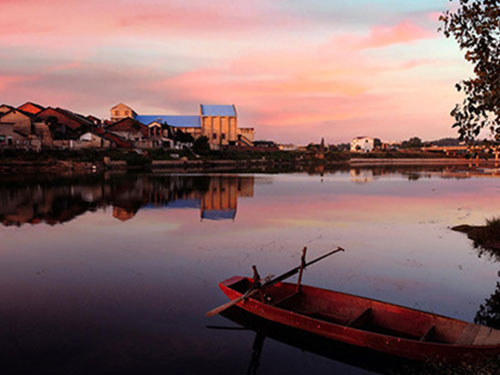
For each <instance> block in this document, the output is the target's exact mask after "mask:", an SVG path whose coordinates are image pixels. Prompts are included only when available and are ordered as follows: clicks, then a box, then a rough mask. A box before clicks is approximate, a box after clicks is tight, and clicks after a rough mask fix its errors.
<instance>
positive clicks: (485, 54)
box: [440, 0, 500, 143]
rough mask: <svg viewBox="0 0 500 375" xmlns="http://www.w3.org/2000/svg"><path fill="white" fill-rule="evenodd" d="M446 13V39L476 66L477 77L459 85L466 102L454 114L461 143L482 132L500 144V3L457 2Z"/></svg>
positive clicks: (492, 0)
mask: <svg viewBox="0 0 500 375" xmlns="http://www.w3.org/2000/svg"><path fill="white" fill-rule="evenodd" d="M458 5H459V6H458V8H457V9H456V10H448V11H446V12H444V13H443V14H442V15H441V17H440V20H441V21H442V22H443V28H442V31H443V33H444V35H445V36H446V37H447V38H448V37H453V38H454V39H455V40H456V41H457V43H458V46H459V47H460V49H461V50H463V51H464V52H465V59H466V60H467V61H469V62H471V63H472V64H473V66H474V76H473V77H472V78H469V79H467V80H463V81H461V82H458V83H457V84H456V85H455V87H456V89H457V90H458V91H463V92H464V94H465V99H464V100H463V101H462V103H460V104H457V105H456V106H455V108H454V109H453V110H452V111H451V115H452V116H453V117H454V118H455V123H454V124H453V127H455V128H457V129H458V134H459V136H460V140H465V141H467V142H471V141H473V140H474V139H475V138H476V137H477V136H478V135H479V134H480V132H481V130H482V129H488V130H490V132H491V133H492V136H493V139H494V141H495V143H498V141H500V22H499V20H500V0H472V1H471V0H458Z"/></svg>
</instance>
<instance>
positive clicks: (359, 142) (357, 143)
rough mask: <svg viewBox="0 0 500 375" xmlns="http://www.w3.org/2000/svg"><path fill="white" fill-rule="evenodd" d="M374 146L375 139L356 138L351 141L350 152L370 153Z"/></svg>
mask: <svg viewBox="0 0 500 375" xmlns="http://www.w3.org/2000/svg"><path fill="white" fill-rule="evenodd" d="M374 146H375V139H373V138H370V137H356V138H354V139H353V140H352V141H351V152H370V151H372V150H373V148H374Z"/></svg>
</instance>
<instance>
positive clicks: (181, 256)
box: [0, 168, 500, 374]
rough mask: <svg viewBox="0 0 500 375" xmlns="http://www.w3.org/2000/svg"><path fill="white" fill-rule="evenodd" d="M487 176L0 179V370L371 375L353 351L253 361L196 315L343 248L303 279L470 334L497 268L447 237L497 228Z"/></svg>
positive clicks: (248, 344)
mask: <svg viewBox="0 0 500 375" xmlns="http://www.w3.org/2000/svg"><path fill="white" fill-rule="evenodd" d="M497 176H498V174H497V173H496V171H491V170H483V171H457V170H448V169H439V168H435V169H434V170H432V171H431V170H409V169H404V170H398V169H389V170H387V169H382V168H378V169H352V170H349V169H346V170H339V171H331V172H326V173H322V174H306V173H292V174H217V175H169V174H158V173H156V174H109V175H108V174H106V175H95V176H87V177H78V178H77V177H53V176H52V177H50V176H15V177H5V176H4V177H1V176H0V222H1V225H0V301H1V303H0V322H1V324H0V355H1V357H2V358H1V359H2V364H3V365H2V366H4V365H5V366H7V368H9V369H11V371H42V370H43V371H51V372H56V371H59V372H64V373H86V372H96V371H117V372H126V371H129V372H136V373H137V372H162V373H169V374H177V373H186V374H194V373H201V374H221V373H226V374H245V373H247V371H249V368H250V372H251V373H259V374H277V373H293V374H302V373H315V374H317V373H339V374H364V373H372V372H379V371H380V372H383V367H384V364H383V363H382V364H381V367H382V370H381V369H380V366H378V367H376V369H375V370H374V368H373V367H370V366H368V365H365V364H363V359H362V358H360V359H359V360H358V361H357V362H356V360H355V361H352V360H349V355H348V354H349V353H346V355H345V356H344V355H343V354H342V353H340V354H339V353H332V354H334V355H333V357H334V358H333V359H332V358H331V357H330V356H328V355H327V356H325V355H324V354H323V355H321V354H319V353H316V352H315V351H314V350H313V351H309V350H307V349H306V350H302V349H304V348H302V347H301V345H300V340H299V345H298V346H299V347H297V344H296V345H295V346H294V345H290V343H287V342H286V340H284V341H285V342H283V340H279V339H275V338H272V337H268V338H266V339H265V340H264V341H263V345H260V347H259V348H258V349H259V350H255V345H254V343H255V342H258V341H259V338H258V340H255V339H256V333H255V331H253V330H251V329H216V328H217V327H219V328H220V327H223V328H236V327H240V326H239V325H238V324H237V323H235V322H233V321H231V320H228V319H227V318H224V317H222V316H216V317H214V318H207V317H205V312H206V311H208V310H210V309H211V308H213V307H215V306H217V305H219V304H222V303H224V302H226V301H227V299H226V297H225V295H224V294H223V293H222V292H221V290H220V289H219V287H218V282H220V281H221V280H224V279H226V278H228V277H230V276H233V275H251V266H252V265H254V264H255V265H257V267H258V270H259V272H260V274H261V275H262V276H265V275H268V274H271V273H272V274H280V273H282V272H285V271H287V270H288V269H290V268H293V267H295V266H297V265H298V264H299V261H300V253H301V249H302V247H304V246H307V247H308V254H307V257H308V259H312V258H314V257H316V256H319V255H321V254H323V253H324V252H326V251H328V250H331V249H334V248H335V247H336V246H342V247H344V248H345V249H346V252H344V253H338V254H335V255H333V256H332V257H330V258H327V259H325V260H323V261H321V262H319V263H317V264H315V265H314V266H311V267H310V268H309V269H307V270H306V271H305V274H304V277H303V282H304V283H305V284H308V285H314V286H318V287H322V288H327V289H334V290H339V291H343V292H347V293H353V294H357V295H362V296H367V297H370V298H375V299H379V300H383V301H388V302H392V303H396V304H401V305H404V306H409V307H413V308H417V309H421V310H426V311H431V312H435V313H439V314H443V315H447V316H451V317H456V318H459V319H463V320H466V321H473V320H474V317H475V316H476V313H477V312H478V310H479V308H480V305H481V304H482V303H484V301H485V300H486V299H487V298H489V297H490V295H491V294H492V293H494V292H495V288H496V283H497V281H498V279H499V276H498V274H497V272H498V270H499V264H498V263H497V262H496V261H495V258H494V257H493V256H489V255H488V254H481V255H480V253H479V252H478V251H477V250H476V249H475V248H474V247H473V245H472V243H471V241H470V240H469V239H467V237H466V235H464V234H462V233H458V232H454V231H451V230H450V229H449V227H450V226H454V225H457V224H463V223H467V224H482V223H484V221H485V219H487V218H492V217H494V216H496V215H500V209H499V207H500V179H498V178H495V177H497ZM214 327H215V328H214ZM261 336H262V335H261ZM301 340H314V338H310V337H306V338H303V339H301ZM260 341H262V337H260ZM292 341H293V340H292ZM260 344H262V342H261V343H260ZM304 344H306V343H304ZM327 346H328V343H325V344H322V348H323V349H325V347H326V349H328V348H327ZM256 357H258V358H256ZM252 358H253V360H252Z"/></svg>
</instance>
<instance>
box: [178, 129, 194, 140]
mask: <svg viewBox="0 0 500 375" xmlns="http://www.w3.org/2000/svg"><path fill="white" fill-rule="evenodd" d="M174 140H175V141H176V142H181V143H192V142H193V141H194V138H193V136H192V135H191V134H189V133H184V132H183V131H182V130H180V129H177V131H176V132H175V136H174Z"/></svg>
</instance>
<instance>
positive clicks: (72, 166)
mask: <svg viewBox="0 0 500 375" xmlns="http://www.w3.org/2000/svg"><path fill="white" fill-rule="evenodd" d="M102 169H103V164H102V163H93V162H82V161H72V160H43V161H13V160H9V161H1V162H0V173H9V174H10V173H59V172H69V171H74V172H87V171H88V172H93V171H94V172H95V171H99V170H102Z"/></svg>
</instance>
